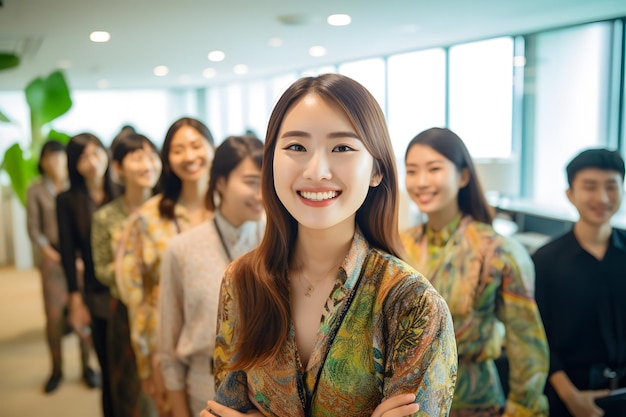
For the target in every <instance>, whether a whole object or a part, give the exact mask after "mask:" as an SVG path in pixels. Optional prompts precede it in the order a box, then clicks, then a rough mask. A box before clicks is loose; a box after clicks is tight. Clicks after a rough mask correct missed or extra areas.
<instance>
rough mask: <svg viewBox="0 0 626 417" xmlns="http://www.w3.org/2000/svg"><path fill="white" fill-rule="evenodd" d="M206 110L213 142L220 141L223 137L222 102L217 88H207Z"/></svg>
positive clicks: (217, 142)
mask: <svg viewBox="0 0 626 417" xmlns="http://www.w3.org/2000/svg"><path fill="white" fill-rule="evenodd" d="M207 102H208V112H209V114H208V115H207V120H208V121H209V129H210V130H211V134H212V135H213V139H214V140H215V144H216V145H218V144H220V143H222V140H223V139H224V125H223V123H222V114H223V111H222V102H221V94H220V89H219V88H213V87H212V88H209V89H208V90H207Z"/></svg>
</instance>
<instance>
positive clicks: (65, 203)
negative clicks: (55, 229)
mask: <svg viewBox="0 0 626 417" xmlns="http://www.w3.org/2000/svg"><path fill="white" fill-rule="evenodd" d="M95 208H96V207H95V204H94V203H93V201H92V200H91V199H90V198H89V197H88V196H85V195H83V193H80V192H77V191H73V190H69V191H65V192H64V193H61V194H59V195H58V196H57V221H58V224H59V247H60V251H59V252H60V254H61V264H62V265H63V269H64V270H65V276H66V278H67V288H68V290H69V291H70V292H74V291H79V287H78V277H77V274H76V258H77V257H78V256H81V257H82V259H83V263H84V264H85V275H84V284H85V285H84V290H85V295H86V296H87V297H86V298H88V299H89V298H90V296H91V295H93V294H96V293H102V292H106V291H107V290H108V289H107V287H106V286H104V285H102V284H101V283H100V281H98V280H97V279H96V274H95V272H94V267H93V257H92V254H91V218H92V215H93V212H94V210H95Z"/></svg>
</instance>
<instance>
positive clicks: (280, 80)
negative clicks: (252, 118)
mask: <svg viewBox="0 0 626 417" xmlns="http://www.w3.org/2000/svg"><path fill="white" fill-rule="evenodd" d="M298 78H299V77H298V74H296V73H295V72H290V73H287V74H282V75H279V76H276V77H273V78H272V79H271V80H270V91H271V93H272V96H271V103H272V108H274V105H275V104H276V102H277V101H278V99H279V98H280V96H282V95H283V93H284V92H285V90H287V88H289V86H290V85H291V84H293V82H294V81H296V80H297V79H298ZM270 112H271V110H270ZM268 119H269V114H268Z"/></svg>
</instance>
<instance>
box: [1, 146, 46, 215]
mask: <svg viewBox="0 0 626 417" xmlns="http://www.w3.org/2000/svg"><path fill="white" fill-rule="evenodd" d="M2 167H3V168H4V170H5V171H6V172H7V174H9V178H10V179H11V187H12V188H13V191H14V192H15V194H16V195H17V196H18V198H19V199H20V201H21V202H22V204H24V205H25V204H26V191H27V190H28V187H29V186H30V184H31V182H32V181H33V179H35V178H36V177H37V176H39V173H38V172H37V160H36V158H34V157H30V158H27V159H25V158H24V153H23V152H22V148H21V147H20V145H19V144H17V143H14V144H13V145H12V146H11V147H10V148H9V149H7V150H6V152H5V153H4V161H3V162H2Z"/></svg>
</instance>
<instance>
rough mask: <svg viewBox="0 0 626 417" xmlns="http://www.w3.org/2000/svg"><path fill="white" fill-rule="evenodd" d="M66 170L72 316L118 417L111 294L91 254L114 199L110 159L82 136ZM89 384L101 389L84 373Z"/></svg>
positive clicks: (62, 231)
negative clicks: (99, 220)
mask: <svg viewBox="0 0 626 417" xmlns="http://www.w3.org/2000/svg"><path fill="white" fill-rule="evenodd" d="M67 167H68V173H69V178H70V188H69V190H68V191H65V192H63V193H61V194H59V195H58V196H57V221H58V225H59V242H60V253H61V263H62V264H63V269H64V270H65V276H66V280H67V287H68V290H69V292H70V302H69V317H70V322H71V323H72V326H73V327H74V330H75V331H76V332H77V333H78V334H79V336H80V337H81V338H83V339H85V340H92V341H93V345H94V348H95V350H96V354H97V356H98V362H99V364H100V369H101V371H102V409H103V412H104V416H105V417H112V416H114V415H115V413H114V410H113V406H112V400H111V389H110V379H109V376H110V375H109V372H108V370H109V364H108V355H107V343H106V340H107V325H108V317H109V300H110V295H109V289H108V288H107V287H106V286H105V285H102V284H101V283H100V282H99V281H98V280H97V279H96V277H95V271H94V265H93V257H92V251H91V221H92V216H93V213H94V212H95V211H96V210H97V209H98V208H99V207H101V206H103V205H104V204H106V203H108V202H110V201H111V200H113V198H115V191H114V186H113V184H112V183H111V179H110V176H109V155H108V153H107V150H106V148H105V147H104V145H103V144H102V142H101V141H100V139H98V138H97V137H96V136H94V135H92V134H90V133H81V134H79V135H76V136H74V137H72V138H71V139H70V141H69V143H68V144H67ZM78 256H80V258H81V259H82V261H83V264H84V285H83V288H82V290H81V285H80V281H79V274H78V271H77V268H76V260H77V257H78ZM83 378H84V379H85V380H86V381H87V382H88V384H89V385H92V386H96V385H98V384H99V382H96V381H97V379H98V378H97V375H95V373H94V372H93V370H91V369H90V368H86V369H85V372H83Z"/></svg>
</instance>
